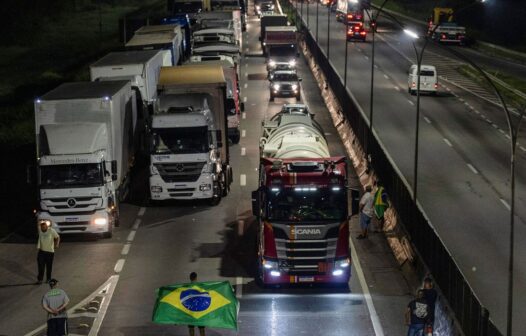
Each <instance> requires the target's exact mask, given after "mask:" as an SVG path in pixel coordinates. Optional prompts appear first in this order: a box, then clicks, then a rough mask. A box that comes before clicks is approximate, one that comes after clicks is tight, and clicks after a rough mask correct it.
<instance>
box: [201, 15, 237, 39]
mask: <svg viewBox="0 0 526 336" xmlns="http://www.w3.org/2000/svg"><path fill="white" fill-rule="evenodd" d="M214 28H223V29H229V30H233V31H234V36H235V39H236V40H237V41H238V43H239V44H240V45H242V42H243V40H242V38H243V29H242V22H241V12H240V11H239V10H231V11H211V12H203V13H200V14H199V15H198V16H197V17H196V25H195V29H194V34H195V32H197V31H199V30H203V29H214Z"/></svg>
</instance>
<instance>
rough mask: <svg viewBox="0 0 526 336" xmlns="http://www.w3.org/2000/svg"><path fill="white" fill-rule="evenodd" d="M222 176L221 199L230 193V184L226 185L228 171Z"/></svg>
mask: <svg viewBox="0 0 526 336" xmlns="http://www.w3.org/2000/svg"><path fill="white" fill-rule="evenodd" d="M221 176H222V178H221V179H222V181H221V197H226V196H227V195H228V193H229V192H230V184H229V183H228V171H225V172H224V173H223V174H221Z"/></svg>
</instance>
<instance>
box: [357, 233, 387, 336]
mask: <svg viewBox="0 0 526 336" xmlns="http://www.w3.org/2000/svg"><path fill="white" fill-rule="evenodd" d="M349 243H350V245H351V260H352V261H353V266H354V269H355V270H356V273H357V274H358V280H359V281H360V286H361V287H362V290H363V296H364V298H365V302H366V303H367V309H368V310H369V316H370V318H371V323H372V325H373V329H374V333H375V334H376V336H384V330H383V328H382V324H381V323H380V318H379V317H378V314H377V313H376V309H375V308H374V303H373V299H372V297H371V293H370V292H369V286H368V285H367V282H366V281H365V276H364V275H363V270H362V266H361V264H360V259H359V258H358V254H357V253H356V248H355V247H354V243H353V242H352V240H351V239H349Z"/></svg>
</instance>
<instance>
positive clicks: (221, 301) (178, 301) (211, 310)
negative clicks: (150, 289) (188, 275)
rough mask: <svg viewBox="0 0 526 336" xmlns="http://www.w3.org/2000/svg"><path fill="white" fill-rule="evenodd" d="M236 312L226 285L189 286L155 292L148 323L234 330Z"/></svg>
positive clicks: (164, 287) (228, 287)
mask: <svg viewBox="0 0 526 336" xmlns="http://www.w3.org/2000/svg"><path fill="white" fill-rule="evenodd" d="M238 312H239V302H238V301H237V299H236V296H235V294H234V292H233V290H232V286H231V285H230V283H229V282H228V281H221V282H218V281H216V282H212V281H209V282H193V283H187V284H177V285H169V286H163V287H160V288H158V289H157V300H156V302H155V306H154V308H153V316H152V321H153V322H156V323H162V324H184V325H193V326H200V327H212V328H226V329H236V330H237V314H238Z"/></svg>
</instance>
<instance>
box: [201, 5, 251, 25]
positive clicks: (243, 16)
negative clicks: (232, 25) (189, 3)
mask: <svg viewBox="0 0 526 336" xmlns="http://www.w3.org/2000/svg"><path fill="white" fill-rule="evenodd" d="M206 10H208V11H211V12H215V11H225V12H229V11H238V12H239V16H238V17H239V19H240V21H241V30H242V31H246V30H247V7H246V3H245V0H205V11H206Z"/></svg>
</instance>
